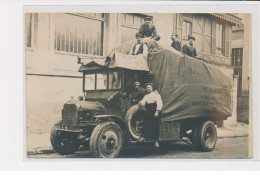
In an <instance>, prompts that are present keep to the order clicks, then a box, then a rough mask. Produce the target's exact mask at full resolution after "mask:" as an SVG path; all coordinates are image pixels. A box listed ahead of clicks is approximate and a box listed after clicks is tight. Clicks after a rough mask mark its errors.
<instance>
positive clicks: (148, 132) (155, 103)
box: [139, 83, 163, 147]
mask: <svg viewBox="0 0 260 177" xmlns="http://www.w3.org/2000/svg"><path fill="white" fill-rule="evenodd" d="M145 89H146V92H147V94H146V95H145V96H144V98H143V99H142V100H141V101H140V102H139V105H140V106H144V107H145V108H146V116H145V120H144V125H143V130H142V136H143V137H142V138H141V139H140V140H139V141H145V140H146V139H150V140H155V144H154V145H155V147H159V143H158V138H159V125H160V119H159V113H160V112H161V110H162V106H163V103H162V98H161V95H160V94H159V93H158V92H157V91H154V85H153V84H152V83H147V84H145Z"/></svg>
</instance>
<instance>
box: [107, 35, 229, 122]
mask: <svg viewBox="0 0 260 177" xmlns="http://www.w3.org/2000/svg"><path fill="white" fill-rule="evenodd" d="M145 43H146V44H147V46H148V50H149V55H148V65H149V69H150V70H151V71H152V72H153V74H154V78H153V83H154V84H155V87H156V89H157V90H158V92H159V93H160V94H161V97H162V100H163V108H162V114H161V115H162V116H161V117H162V119H161V121H162V122H164V121H170V120H177V119H186V118H194V117H208V116H212V117H217V118H219V119H223V118H226V117H229V116H231V112H232V109H231V80H230V79H229V78H228V77H227V76H226V75H225V74H224V73H222V72H221V71H220V70H219V69H218V68H216V67H215V66H213V65H211V64H208V63H206V62H204V61H201V60H198V59H195V58H192V57H188V56H186V55H183V54H182V53H181V52H179V51H177V50H175V49H173V48H171V47H165V46H163V45H161V44H160V43H159V42H156V41H154V40H148V41H145ZM133 44H134V42H133V41H130V42H128V43H125V44H123V45H121V46H120V47H118V48H115V50H113V51H112V52H111V53H110V55H111V56H113V54H114V53H115V52H119V53H122V54H129V51H130V50H131V47H132V45H133ZM122 56H123V55H121V57H122ZM117 60H120V58H117ZM114 67H115V66H114Z"/></svg>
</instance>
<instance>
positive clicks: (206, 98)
mask: <svg viewBox="0 0 260 177" xmlns="http://www.w3.org/2000/svg"><path fill="white" fill-rule="evenodd" d="M202 93H203V94H202V95H200V98H201V100H200V101H194V102H192V103H191V104H192V106H210V107H212V106H215V104H217V100H218V99H219V95H221V94H222V89H221V88H211V87H203V88H202Z"/></svg>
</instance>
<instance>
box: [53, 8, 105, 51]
mask: <svg viewBox="0 0 260 177" xmlns="http://www.w3.org/2000/svg"><path fill="white" fill-rule="evenodd" d="M103 31H104V14H97V13H92V14H56V18H55V41H54V49H55V51H62V52H66V53H73V54H83V55H84V54H85V55H96V56H102V55H103V37H104V32H103Z"/></svg>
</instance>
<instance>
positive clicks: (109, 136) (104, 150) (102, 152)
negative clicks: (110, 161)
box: [90, 122, 124, 158]
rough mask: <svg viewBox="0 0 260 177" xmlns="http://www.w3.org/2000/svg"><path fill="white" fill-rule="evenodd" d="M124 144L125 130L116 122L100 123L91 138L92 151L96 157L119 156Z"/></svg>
mask: <svg viewBox="0 0 260 177" xmlns="http://www.w3.org/2000/svg"><path fill="white" fill-rule="evenodd" d="M123 145H124V134H123V131H122V129H121V128H120V126H119V125H118V124H116V123H115V122H103V123H100V124H98V125H97V126H96V127H95V129H94V131H93V132H92V135H91V138H90V152H91V153H92V155H93V156H94V157H100V158H114V157H117V156H118V155H119V154H120V152H121V151H122V149H123Z"/></svg>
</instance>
